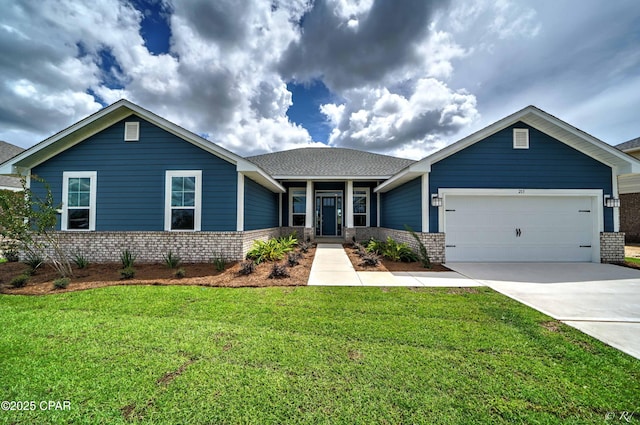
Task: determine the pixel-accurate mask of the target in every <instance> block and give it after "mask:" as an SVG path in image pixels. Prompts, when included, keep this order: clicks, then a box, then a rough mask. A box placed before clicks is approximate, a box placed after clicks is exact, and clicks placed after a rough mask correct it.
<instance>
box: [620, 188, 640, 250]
mask: <svg viewBox="0 0 640 425" xmlns="http://www.w3.org/2000/svg"><path fill="white" fill-rule="evenodd" d="M620 231H621V232H624V233H625V240H626V241H627V242H640V193H625V194H622V195H620Z"/></svg>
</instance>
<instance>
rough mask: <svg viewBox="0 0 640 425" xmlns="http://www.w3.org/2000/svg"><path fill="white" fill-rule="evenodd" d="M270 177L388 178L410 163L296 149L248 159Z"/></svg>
mask: <svg viewBox="0 0 640 425" xmlns="http://www.w3.org/2000/svg"><path fill="white" fill-rule="evenodd" d="M247 160H249V161H251V162H253V163H254V164H256V165H257V166H259V167H260V168H262V169H263V170H265V171H266V172H267V173H269V174H271V175H272V176H273V177H276V178H278V177H280V178H283V177H348V176H351V177H385V176H387V177H390V176H392V175H394V174H395V173H397V172H398V171H400V170H402V169H403V168H405V167H407V166H409V165H411V164H413V163H414V162H415V161H413V160H411V159H403V158H396V157H393V156H388V155H380V154H376V153H371V152H364V151H358V150H354V149H345V148H300V149H293V150H288V151H282V152H274V153H268V154H264V155H257V156H251V157H248V158H247Z"/></svg>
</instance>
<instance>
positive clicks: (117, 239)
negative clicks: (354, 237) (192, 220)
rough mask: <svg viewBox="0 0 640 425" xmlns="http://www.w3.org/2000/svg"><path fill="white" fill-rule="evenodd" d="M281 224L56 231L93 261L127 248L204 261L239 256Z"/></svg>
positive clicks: (146, 255)
mask: <svg viewBox="0 0 640 425" xmlns="http://www.w3.org/2000/svg"><path fill="white" fill-rule="evenodd" d="M280 233H281V231H280V228H278V227H275V228H271V229H261V230H252V231H247V232H58V234H59V236H60V245H61V247H62V249H63V250H64V251H65V252H67V253H69V254H71V255H72V254H74V253H81V254H82V255H84V256H85V257H86V258H87V259H88V260H89V261H91V262H95V263H105V262H117V261H119V258H120V253H121V252H122V251H123V250H125V249H128V250H130V251H131V252H133V253H135V254H136V255H137V261H140V262H161V261H163V256H164V255H166V254H167V253H168V252H169V251H170V250H171V251H172V252H173V253H175V254H177V255H179V256H180V257H181V258H182V261H184V262H189V263H204V262H208V261H211V260H212V259H213V258H215V257H222V258H224V259H225V260H228V261H234V260H241V259H243V258H244V256H245V255H246V253H247V251H248V250H249V249H250V248H251V246H252V245H253V241H255V240H266V239H269V238H270V237H278V236H280Z"/></svg>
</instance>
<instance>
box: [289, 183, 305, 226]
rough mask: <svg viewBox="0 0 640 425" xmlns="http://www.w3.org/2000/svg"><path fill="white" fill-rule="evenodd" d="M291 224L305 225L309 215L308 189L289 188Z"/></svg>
mask: <svg viewBox="0 0 640 425" xmlns="http://www.w3.org/2000/svg"><path fill="white" fill-rule="evenodd" d="M289 210H290V218H291V220H290V221H289V225H290V226H305V225H306V221H305V218H306V216H307V190H306V189H304V188H291V189H289Z"/></svg>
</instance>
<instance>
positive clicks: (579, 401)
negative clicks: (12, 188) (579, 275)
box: [0, 286, 640, 424]
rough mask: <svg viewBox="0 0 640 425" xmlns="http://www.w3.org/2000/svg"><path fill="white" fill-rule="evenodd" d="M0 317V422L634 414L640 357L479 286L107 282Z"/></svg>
mask: <svg viewBox="0 0 640 425" xmlns="http://www.w3.org/2000/svg"><path fill="white" fill-rule="evenodd" d="M0 323H1V325H0V353H1V354H2V355H1V356H0V395H1V397H0V399H2V400H9V401H11V400H13V401H35V402H36V404H35V406H36V410H35V411H25V412H17V411H0V423H11V424H13V423H24V424H31V423H91V424H98V423H104V424H113V423H163V424H164V423H166V424H176V423H196V424H197V423H202V424H204V423H206V424H224V423H229V424H235V423H255V424H268V423H277V424H284V423H332V424H333V423H344V424H355V423H388V424H400V423H424V424H437V423H445V424H470V423H514V422H516V423H548V424H556V423H560V422H562V423H576V424H577V423H580V424H584V423H594V424H602V423H604V422H605V419H606V418H611V416H609V415H611V414H617V415H618V416H619V415H621V414H622V412H632V411H634V410H635V411H638V409H639V408H640V406H639V405H638V394H640V361H638V360H636V359H634V358H632V357H630V356H628V355H626V354H623V353H621V352H619V351H617V350H615V349H612V348H610V347H607V346H605V345H604V344H602V343H600V342H599V341H597V340H594V339H592V338H590V337H588V336H586V335H584V334H582V333H580V332H578V331H576V330H574V329H572V328H569V327H567V326H565V325H562V324H560V323H557V322H554V321H553V320H551V319H550V318H549V317H546V316H544V315H542V314H540V313H538V312H536V311H534V310H531V309H529V308H527V307H524V306H522V305H520V304H518V303H516V302H515V301H512V300H510V299H508V298H506V297H504V296H502V295H500V294H497V293H494V292H492V291H491V290H490V289H487V288H480V289H437V288H433V289H432V288H420V289H415V288H409V289H408V288H393V289H389V288H348V287H334V288H328V287H288V288H287V287H278V288H242V289H229V288H208V287H164V286H128V287H107V288H101V289H94V290H89V291H82V292H69V293H61V294H57V295H49V296H44V297H27V296H9V295H0ZM67 400H68V401H69V402H70V410H58V411H55V410H40V407H41V405H40V402H41V401H54V402H55V401H60V402H64V401H67ZM3 406H4V405H3ZM46 406H49V405H48V404H45V407H46ZM61 406H64V405H63V404H61ZM618 416H616V419H617V417H618ZM638 416H639V415H638V414H636V415H635V416H634V417H633V419H632V420H633V421H638Z"/></svg>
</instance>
